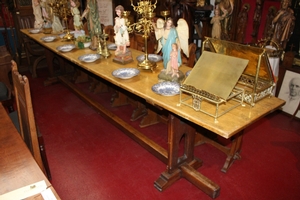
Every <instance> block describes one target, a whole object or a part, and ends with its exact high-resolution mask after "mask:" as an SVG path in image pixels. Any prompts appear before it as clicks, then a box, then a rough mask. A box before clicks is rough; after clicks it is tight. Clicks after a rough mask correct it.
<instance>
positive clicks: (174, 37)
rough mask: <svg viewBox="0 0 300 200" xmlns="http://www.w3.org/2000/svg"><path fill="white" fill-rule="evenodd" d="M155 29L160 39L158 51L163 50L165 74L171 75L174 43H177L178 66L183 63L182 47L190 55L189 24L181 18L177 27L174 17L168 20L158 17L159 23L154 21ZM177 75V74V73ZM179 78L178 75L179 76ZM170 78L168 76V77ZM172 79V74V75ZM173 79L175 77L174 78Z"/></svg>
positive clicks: (157, 37)
mask: <svg viewBox="0 0 300 200" xmlns="http://www.w3.org/2000/svg"><path fill="white" fill-rule="evenodd" d="M152 25H153V27H154V31H155V37H156V39H157V40H158V48H157V53H158V52H159V51H161V52H162V54H163V55H162V56H163V65H164V69H163V71H162V73H163V74H165V75H167V76H168V75H169V72H170V71H171V70H170V69H172V67H171V62H170V61H171V57H170V55H171V52H172V51H173V48H172V45H173V44H174V43H176V44H177V54H178V56H177V63H178V66H180V65H181V64H182V60H181V49H182V50H183V53H184V54H185V55H186V56H187V57H189V52H188V38H189V32H188V30H189V28H188V24H187V22H186V21H185V20H184V19H182V18H181V19H179V20H178V22H177V27H175V26H174V23H173V19H172V18H168V19H167V20H166V21H164V20H163V19H160V18H159V19H157V23H156V24H155V23H154V22H153V23H152ZM176 76H177V75H176ZM177 78H178V76H177ZM166 79H167V80H168V78H166ZM171 79H172V75H171ZM172 80H173V79H172Z"/></svg>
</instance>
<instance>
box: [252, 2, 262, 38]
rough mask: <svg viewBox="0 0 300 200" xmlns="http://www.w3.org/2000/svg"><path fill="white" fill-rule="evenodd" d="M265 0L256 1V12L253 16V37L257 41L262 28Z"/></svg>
mask: <svg viewBox="0 0 300 200" xmlns="http://www.w3.org/2000/svg"><path fill="white" fill-rule="evenodd" d="M262 4H263V0H256V5H255V11H254V16H253V30H252V34H251V36H252V37H253V38H254V39H256V38H257V33H258V30H259V26H260V20H261V13H262Z"/></svg>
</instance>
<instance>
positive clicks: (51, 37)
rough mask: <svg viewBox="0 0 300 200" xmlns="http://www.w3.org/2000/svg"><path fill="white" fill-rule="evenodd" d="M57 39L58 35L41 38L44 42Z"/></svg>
mask: <svg viewBox="0 0 300 200" xmlns="http://www.w3.org/2000/svg"><path fill="white" fill-rule="evenodd" d="M55 39H56V36H46V37H42V38H41V40H43V41H44V42H53V41H54V40H55Z"/></svg>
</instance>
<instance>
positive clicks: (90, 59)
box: [78, 54, 101, 63]
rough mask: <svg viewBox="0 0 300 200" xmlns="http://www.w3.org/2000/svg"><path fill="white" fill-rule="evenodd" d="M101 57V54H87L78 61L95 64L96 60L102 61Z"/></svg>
mask: <svg viewBox="0 0 300 200" xmlns="http://www.w3.org/2000/svg"><path fill="white" fill-rule="evenodd" d="M100 57H101V56H100V55H99V54H85V55H82V56H79V57H78V60H80V61H82V62H86V63H91V62H95V61H96V60H98V59H100Z"/></svg>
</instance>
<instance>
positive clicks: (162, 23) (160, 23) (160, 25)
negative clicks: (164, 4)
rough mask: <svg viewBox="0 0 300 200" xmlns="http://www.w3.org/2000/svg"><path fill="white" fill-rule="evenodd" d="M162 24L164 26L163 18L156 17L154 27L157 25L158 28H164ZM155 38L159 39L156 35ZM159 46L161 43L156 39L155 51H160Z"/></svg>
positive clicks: (160, 46)
mask: <svg viewBox="0 0 300 200" xmlns="http://www.w3.org/2000/svg"><path fill="white" fill-rule="evenodd" d="M164 26H165V20H163V19H162V18H158V19H157V20H156V27H157V28H158V29H162V28H164ZM155 36H156V34H155ZM156 39H159V38H157V36H156ZM161 48H162V45H161V43H160V42H159V41H158V44H157V49H156V53H158V52H160V50H161Z"/></svg>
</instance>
